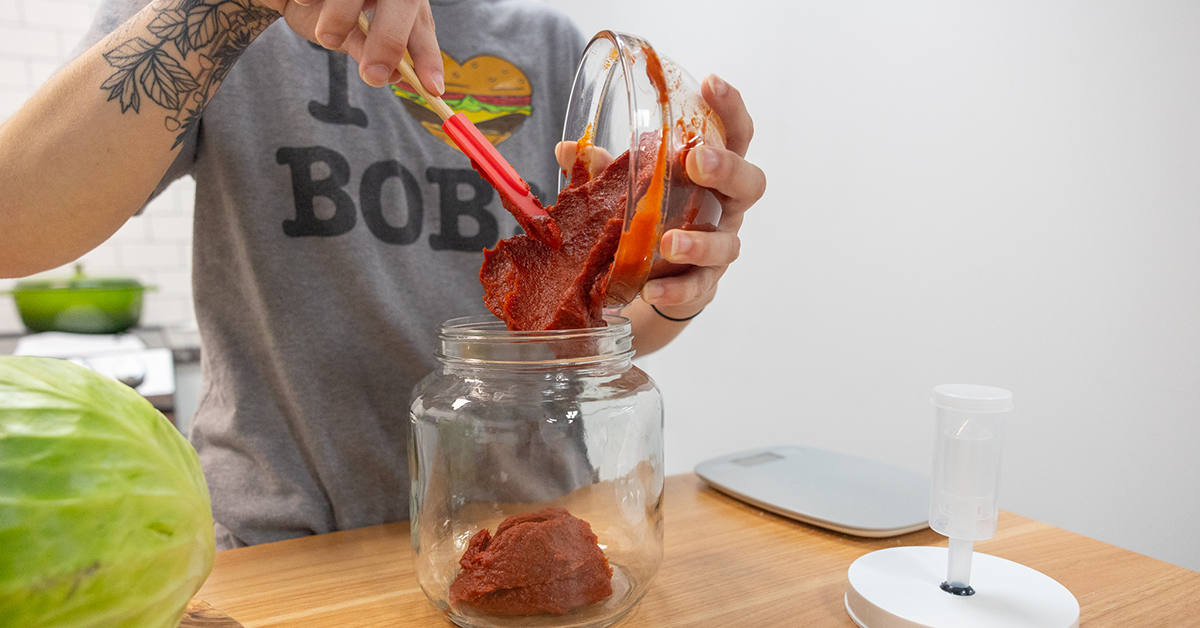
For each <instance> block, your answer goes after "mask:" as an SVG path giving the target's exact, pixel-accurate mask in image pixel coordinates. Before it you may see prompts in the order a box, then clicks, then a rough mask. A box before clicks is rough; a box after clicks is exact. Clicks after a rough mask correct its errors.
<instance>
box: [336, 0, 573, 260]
mask: <svg viewBox="0 0 1200 628" xmlns="http://www.w3.org/2000/svg"><path fill="white" fill-rule="evenodd" d="M358 28H359V29H360V30H361V31H362V32H363V34H364V35H366V34H368V33H370V31H371V21H370V19H369V18H367V16H366V14H365V13H360V14H359V15H358ZM399 70H400V74H401V75H402V76H404V80H405V81H406V82H407V83H408V84H409V85H412V86H413V89H414V90H416V92H417V93H418V94H420V95H421V98H424V99H425V102H427V103H429V106H430V107H431V108H432V109H433V111H434V113H436V114H437V115H438V117H440V118H441V119H442V130H443V131H445V132H446V135H447V136H449V137H450V140H451V141H453V142H454V144H455V145H456V146H458V147H459V148H460V149H462V152H463V153H465V154H466V155H467V157H469V158H470V159H471V165H472V166H473V167H474V168H475V170H476V171H478V172H479V174H480V175H482V176H483V178H484V179H485V180H486V181H487V182H488V183H490V184H491V185H492V187H494V188H496V191H497V192H499V193H500V202H501V203H502V204H503V205H504V208H505V209H507V210H508V211H509V213H511V214H512V215H513V217H514V218H516V219H517V223H518V224H520V225H521V228H522V229H524V230H525V233H527V234H529V237H531V238H533V239H534V240H537V241H538V242H541V243H542V244H545V245H546V246H549V247H550V248H552V249H557V248H558V247H560V246H562V231H560V230H559V228H558V225H557V224H555V223H554V219H553V218H551V217H550V214H548V213H546V209H545V208H544V207H542V203H541V202H540V201H539V200H538V199H537V197H536V196H534V195H533V192H532V191H531V190H530V189H529V184H528V183H526V182H525V180H524V179H522V178H521V175H519V174H517V171H516V170H514V169H513V167H512V166H511V165H510V164H509V163H508V161H506V160H505V159H504V157H503V156H501V155H500V152H499V151H497V150H496V147H495V146H493V145H492V143H491V142H489V141H488V140H487V138H486V137H484V136H483V133H480V132H479V129H477V128H475V125H474V124H471V121H470V120H468V119H467V116H466V115H464V114H462V113H454V111H452V110H451V109H450V107H449V106H447V105H446V103H445V101H443V100H442V99H441V98H440V97H438V96H434V95H433V94H430V93H429V92H428V91H427V90H426V89H425V87H424V86H423V85H421V79H419V78H417V73H416V71H415V70H413V67H412V65H411V64H410V63H409V62H408V60H407V59H401V60H400V65H399Z"/></svg>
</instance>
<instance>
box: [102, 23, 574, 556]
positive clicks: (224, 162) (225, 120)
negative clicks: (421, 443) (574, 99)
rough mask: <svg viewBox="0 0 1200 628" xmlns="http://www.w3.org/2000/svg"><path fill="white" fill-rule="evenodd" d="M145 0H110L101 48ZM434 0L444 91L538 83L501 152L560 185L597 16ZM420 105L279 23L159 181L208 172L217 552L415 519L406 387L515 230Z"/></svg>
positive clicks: (473, 303) (198, 292) (202, 207)
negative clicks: (564, 135) (558, 160)
mask: <svg viewBox="0 0 1200 628" xmlns="http://www.w3.org/2000/svg"><path fill="white" fill-rule="evenodd" d="M145 4H146V1H145V0H108V1H107V2H106V3H105V4H104V5H103V6H102V8H101V10H100V13H99V15H98V17H97V21H96V24H95V26H94V27H93V29H92V32H91V33H90V34H89V36H88V38H87V39H86V41H85V42H84V43H85V44H87V45H90V44H92V43H94V42H96V41H99V40H100V39H101V38H103V37H104V36H105V35H106V34H107V33H108V32H111V31H112V30H113V29H114V28H115V27H116V25H118V24H120V23H121V22H123V21H124V20H126V19H128V17H130V16H131V15H133V14H134V13H135V12H136V11H137V10H139V9H140V8H141V7H142V6H144V5H145ZM431 4H432V7H433V14H434V19H435V21H436V23H437V28H438V42H439V44H440V45H441V47H442V50H443V52H444V57H448V58H447V60H446V84H447V87H446V89H447V92H448V94H447V99H448V100H449V99H451V98H452V96H453V95H454V93H455V92H465V91H467V90H468V88H467V87H464V86H463V85H461V84H460V83H459V82H458V80H457V78H458V76H459V75H465V74H468V73H469V72H467V70H468V69H470V71H472V72H483V73H484V74H486V75H487V76H488V77H489V80H491V79H495V80H498V81H507V83H508V84H509V85H513V86H515V85H518V84H520V82H521V80H522V79H524V80H526V81H527V82H528V84H529V86H530V87H531V89H532V93H531V94H530V95H529V102H528V107H527V108H525V109H522V104H523V100H522V99H521V97H520V96H516V97H505V96H503V94H501V95H500V96H498V97H496V98H494V99H491V100H490V103H491V104H498V105H502V106H504V107H512V108H513V109H505V110H503V111H506V112H510V113H507V114H506V115H508V116H510V117H508V118H505V120H504V121H503V123H500V124H498V127H499V130H498V131H497V133H499V134H501V135H503V134H505V133H510V134H511V135H509V136H508V137H507V138H506V139H503V141H501V142H500V143H499V144H498V145H497V147H498V149H499V150H500V152H501V153H502V154H503V155H504V156H505V157H506V158H507V159H508V160H509V161H510V162H511V163H512V164H513V165H514V166H515V167H516V168H517V170H518V171H519V172H521V173H522V175H523V176H524V177H525V178H526V180H527V181H529V182H530V183H531V184H532V185H533V186H534V187H535V189H536V190H537V191H539V193H540V195H541V196H542V198H543V200H547V201H552V200H553V195H554V192H555V191H556V190H557V177H558V166H557V165H556V164H555V162H554V158H553V147H554V144H555V142H557V140H558V139H559V137H560V135H561V129H562V120H563V116H564V113H565V111H566V105H567V98H568V96H569V94H570V87H571V82H572V79H573V77H574V71H575V67H576V64H577V62H578V59H579V57H580V54H581V53H582V49H583V45H584V38H583V37H582V35H581V33H580V32H579V31H578V30H577V29H576V28H575V27H574V26H573V25H572V24H571V23H570V22H569V20H567V19H566V18H565V17H563V16H561V15H560V14H558V13H555V12H553V11H551V10H549V9H547V8H546V7H544V6H542V5H540V4H537V3H534V2H524V1H509V0H496V1H493V0H461V1H441V2H439V1H438V0H433V2H432V3H431ZM457 70H463V71H462V72H461V73H459V74H458V75H456V71H457ZM514 91H520V90H514ZM483 100H488V97H487V96H484V99H483ZM479 102H480V101H479V100H478V99H476V100H475V101H474V102H472V103H471V104H470V105H469V106H470V107H473V108H475V109H479V108H480V107H481V105H480V104H479ZM113 106H114V107H116V106H117V104H116V103H115V102H114V103H113ZM128 115H133V114H132V112H131V113H130V114H128ZM142 115H151V114H147V113H145V112H144V113H143V114H142ZM152 115H157V114H152ZM425 118H428V116H427V115H423V114H422V112H421V111H420V109H419V108H418V107H414V106H413V104H412V103H411V102H408V101H406V100H405V99H404V98H402V97H401V95H400V94H398V93H397V92H395V91H394V90H392V89H389V88H382V89H376V88H372V87H370V86H368V85H366V84H365V83H363V82H362V81H361V80H360V79H359V78H358V74H357V63H355V62H354V61H353V60H351V59H349V58H348V57H347V56H346V55H342V54H338V53H334V52H329V51H326V50H324V49H321V48H319V47H317V46H314V45H313V44H311V43H309V42H308V41H306V40H305V39H303V38H301V37H300V36H298V35H296V34H295V33H293V32H292V31H291V30H290V29H288V28H287V26H286V24H284V23H283V21H282V20H279V21H277V22H276V23H275V24H273V25H272V26H271V27H269V28H268V29H267V30H266V32H264V33H263V34H262V35H261V36H260V37H259V38H258V39H257V40H255V41H254V42H253V43H252V44H251V45H250V47H249V48H248V49H247V50H246V52H245V53H244V55H243V56H242V58H241V59H240V60H239V61H238V62H237V64H236V65H235V66H234V68H233V70H232V71H231V72H230V73H229V76H228V77H227V79H226V80H225V82H224V84H223V85H222V86H221V88H220V90H219V91H218V93H217V94H216V95H215V96H214V97H213V98H212V101H211V103H210V104H209V106H208V108H207V110H206V111H205V112H204V114H203V119H202V121H201V122H200V124H199V126H198V128H197V132H196V133H195V134H193V136H191V137H189V138H188V140H187V141H186V142H185V143H184V149H183V152H182V153H181V154H180V157H179V159H178V160H176V162H175V164H174V165H172V167H171V169H170V171H169V172H168V173H167V175H166V177H164V180H163V184H162V185H161V186H160V189H161V188H162V187H165V185H166V184H167V183H169V182H170V181H171V180H174V179H175V178H178V177H180V176H183V175H184V174H191V175H192V176H193V177H194V178H195V180H196V210H195V226H194V230H195V231H194V250H193V270H192V272H193V291H194V295H195V305H196V317H197V320H198V323H199V326H200V332H201V342H202V365H203V372H204V385H203V392H202V397H201V401H200V407H199V410H198V411H197V414H196V417H195V421H194V427H193V432H192V442H193V444H194V445H195V446H196V449H197V450H198V451H199V453H200V459H201V462H202V463H203V465H204V470H205V475H206V477H207V479H208V485H209V490H210V491H211V493H212V499H213V515H214V518H215V519H216V521H217V524H218V528H217V529H218V545H219V546H220V547H222V548H228V547H235V546H239V545H242V544H257V543H264V542H269V541H276V540H280V539H285V538H290V537H296V536H302V535H307V534H314V533H324V532H331V531H334V530H339V529H348V528H356V527H361V526H366V525H374V524H380V523H386V522H390V521H396V520H402V519H406V518H407V515H408V499H409V496H408V493H409V480H408V464H407V461H406V448H407V445H406V442H405V434H406V423H407V421H408V415H407V409H408V404H409V396H410V392H411V390H412V388H413V386H414V385H415V384H416V382H417V381H419V380H420V379H421V378H422V377H423V376H425V375H426V374H427V373H429V372H430V371H432V370H433V369H434V366H435V360H434V358H433V349H434V340H435V337H434V334H435V330H436V326H437V324H438V323H440V322H441V321H443V320H445V319H447V318H451V317H455V316H464V315H471V314H482V313H486V309H485V308H484V306H483V301H482V288H481V287H480V284H479V276H478V275H479V266H480V264H481V262H482V259H483V256H482V254H481V252H482V250H483V249H484V248H485V247H491V246H494V244H495V243H496V241H497V240H498V239H499V238H503V237H508V236H509V235H512V234H513V233H517V232H519V227H517V225H516V221H515V220H513V218H512V217H511V216H510V215H508V213H507V212H506V211H505V210H504V209H503V208H502V207H501V206H500V201H499V198H498V197H497V196H496V194H495V193H494V191H493V190H492V189H491V188H490V187H488V186H487V185H486V184H485V183H483V182H482V180H481V179H480V178H479V176H478V175H477V174H476V173H475V172H474V171H473V170H472V169H471V167H470V163H469V161H468V159H467V158H466V156H464V155H463V154H462V153H461V152H459V151H458V150H457V149H455V148H453V147H451V146H450V145H448V144H447V143H446V142H445V141H443V140H442V139H440V138H439V137H436V136H435V135H434V129H435V128H436V127H435V126H434V125H430V124H425V125H423V124H422V120H423V119H425ZM493 126H497V125H493Z"/></svg>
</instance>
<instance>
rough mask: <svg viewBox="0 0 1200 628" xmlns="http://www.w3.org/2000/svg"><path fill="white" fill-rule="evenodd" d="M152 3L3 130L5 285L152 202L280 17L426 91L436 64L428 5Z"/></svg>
mask: <svg viewBox="0 0 1200 628" xmlns="http://www.w3.org/2000/svg"><path fill="white" fill-rule="evenodd" d="M364 3H365V0H323V1H317V2H314V3H309V4H306V5H301V4H299V3H298V0H261V1H258V0H255V1H252V0H155V1H154V2H151V3H150V4H149V5H147V6H146V8H145V9H143V10H142V11H141V12H139V13H138V14H137V15H135V16H134V17H132V18H130V20H129V21H128V22H126V23H125V24H124V25H122V26H121V27H119V28H118V29H117V30H116V31H114V32H113V33H111V34H109V35H108V37H106V38H105V39H103V40H102V41H100V42H99V43H98V44H96V45H95V46H93V47H92V48H90V49H89V50H88V51H86V52H85V53H83V54H82V55H80V56H79V57H78V58H76V59H75V60H74V61H73V62H72V63H71V64H69V65H68V66H67V67H66V68H64V69H63V70H62V71H60V72H58V73H57V74H56V75H55V76H54V77H53V78H51V80H50V81H48V82H47V83H46V84H45V85H44V86H43V87H42V88H41V89H39V90H38V91H37V92H36V93H35V94H34V95H33V96H32V97H31V98H30V99H29V101H28V102H27V103H26V104H25V105H24V106H23V107H22V108H21V109H19V110H18V111H17V112H16V113H15V114H13V115H12V117H10V118H9V119H8V120H6V121H4V122H3V124H0V234H3V236H0V238H2V239H0V241H2V243H3V245H2V246H0V277H21V276H25V275H29V274H32V273H35V272H39V271H42V270H46V269H49V268H54V267H56V266H60V265H62V264H65V263H67V262H70V261H72V260H74V259H76V258H78V257H79V256H80V255H82V254H84V253H86V252H87V251H89V250H91V249H92V248H94V247H95V246H97V245H99V244H100V243H101V242H103V241H104V240H106V239H107V238H108V237H109V236H111V235H112V234H113V233H115V232H116V231H117V229H119V228H120V227H121V225H122V224H124V223H125V221H126V220H128V219H129V217H130V216H132V215H133V214H134V213H135V212H136V211H137V210H138V209H139V208H141V207H142V205H143V204H145V202H146V199H147V198H148V197H149V196H150V194H151V192H153V190H154V188H155V186H156V185H157V183H158V181H159V179H160V178H161V177H162V176H163V173H164V172H166V170H167V168H168V167H169V166H170V164H171V162H172V161H173V160H174V158H175V156H176V154H177V153H178V152H179V150H180V149H179V146H180V144H181V143H182V141H183V140H184V139H185V138H186V137H187V136H188V134H189V133H191V132H193V130H194V127H195V125H196V124H198V121H199V119H200V115H201V114H202V113H203V111H204V109H205V107H206V106H207V104H208V102H209V101H210V100H211V98H212V97H213V94H214V93H215V92H216V90H217V88H218V87H219V86H220V84H221V81H222V80H223V79H224V78H225V76H226V75H227V73H228V71H229V69H230V67H232V65H233V64H234V63H235V62H236V61H237V59H238V58H239V57H240V56H241V54H242V52H243V51H244V50H245V49H246V47H247V46H249V45H250V42H252V41H253V40H254V38H255V37H257V36H258V35H259V34H260V33H262V32H263V30H265V29H266V28H267V27H268V26H270V24H271V23H272V22H273V21H274V20H275V19H277V18H278V17H279V16H280V14H281V13H282V15H283V17H284V19H285V20H286V21H287V23H288V25H289V27H290V28H292V30H294V31H296V32H297V33H298V34H300V35H302V36H304V37H306V38H308V39H310V40H312V41H317V42H318V43H321V44H322V45H324V46H326V47H328V48H332V49H339V50H344V51H348V52H349V53H350V54H351V55H352V56H354V57H355V58H356V59H359V61H360V75H362V76H363V78H364V80H366V81H367V82H368V83H371V84H372V85H376V86H382V85H383V84H384V83H386V82H387V81H388V80H398V79H399V72H398V71H395V70H394V68H395V67H396V66H397V65H398V64H399V62H400V59H401V58H402V56H403V54H404V50H405V49H406V48H407V49H409V50H410V51H411V54H412V57H413V63H414V65H415V67H416V69H417V72H418V74H419V75H420V76H421V82H422V83H423V84H424V85H425V87H426V88H427V89H429V90H430V91H431V92H435V93H438V94H440V93H442V91H443V79H442V76H441V72H442V70H441V53H440V52H439V50H438V45H437V38H436V36H435V35H434V31H433V19H432V16H431V13H430V10H429V4H428V0H378V2H376V3H374V4H375V13H374V24H375V26H374V28H372V30H371V36H370V37H369V38H365V37H364V36H363V35H362V33H361V32H359V31H358V27H357V19H358V13H359V11H360V10H362V8H363V5H364Z"/></svg>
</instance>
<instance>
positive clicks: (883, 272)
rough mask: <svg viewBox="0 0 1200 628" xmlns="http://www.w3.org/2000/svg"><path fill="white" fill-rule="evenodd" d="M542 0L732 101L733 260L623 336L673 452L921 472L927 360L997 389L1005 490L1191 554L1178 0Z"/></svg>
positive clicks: (1192, 79)
mask: <svg viewBox="0 0 1200 628" xmlns="http://www.w3.org/2000/svg"><path fill="white" fill-rule="evenodd" d="M548 4H550V5H552V6H555V7H557V8H559V9H561V10H563V11H565V12H567V13H568V14H570V15H571V16H572V17H574V18H575V19H576V21H577V23H578V24H579V25H580V26H581V27H582V28H583V29H584V31H585V32H587V33H589V34H590V33H593V32H595V31H597V30H599V29H602V28H611V29H614V30H625V31H628V32H632V33H637V34H640V35H642V36H644V37H646V38H647V39H649V40H650V41H651V42H652V43H653V44H654V45H655V47H656V48H657V49H658V50H659V51H660V52H662V53H664V54H666V55H668V56H670V57H672V58H673V59H675V60H676V61H678V62H680V63H681V64H682V65H684V66H685V67H687V68H689V69H690V70H692V72H693V73H694V74H696V75H697V76H698V77H699V76H702V75H703V74H706V73H708V72H716V73H718V74H720V75H722V76H724V77H725V78H726V79H727V80H729V81H730V82H731V83H733V84H734V85H736V86H737V87H739V88H740V89H741V91H742V94H743V95H744V97H745V99H746V101H747V103H748V105H749V108H750V111H751V113H752V114H753V116H754V120H755V128H756V135H755V140H754V143H753V145H752V148H751V150H750V155H749V157H750V159H751V160H752V161H754V162H755V163H757V164H758V165H759V166H761V167H762V168H763V169H764V170H765V171H766V173H767V177H768V191H767V194H766V196H765V197H764V198H763V199H762V201H761V202H760V203H759V204H758V205H757V206H756V207H755V208H754V209H753V210H752V213H751V214H750V215H748V217H747V220H746V223H745V226H744V227H743V230H742V236H743V249H742V257H741V259H740V260H739V261H738V262H737V263H736V264H735V265H734V266H733V267H732V268H731V270H730V271H729V273H728V274H727V275H726V278H725V280H724V281H723V283H722V287H721V295H720V297H719V300H718V301H717V302H715V303H714V304H713V305H712V306H710V307H709V309H708V310H707V311H705V312H704V314H703V315H702V316H700V317H699V318H697V319H696V321H695V322H694V323H693V327H692V329H690V330H689V332H688V336H687V339H686V341H681V342H678V343H677V344H675V345H674V346H672V347H670V348H669V349H667V350H664V351H663V352H661V353H660V354H656V355H654V356H651V357H649V358H648V359H647V360H646V364H647V370H649V371H650V373H651V374H652V375H653V376H654V377H655V378H656V379H657V380H658V381H659V383H660V385H661V386H662V388H663V389H664V394H665V396H666V402H667V423H668V428H667V429H668V434H667V466H668V471H669V472H672V473H674V472H682V471H686V470H689V469H691V468H692V467H693V466H694V465H695V463H697V462H699V461H701V460H704V459H707V458H709V457H712V456H717V455H721V454H725V453H731V452H733V451H737V450H739V449H743V448H749V447H754V446H760V445H767V444H777V443H790V444H802V445H809V446H815V447H821V448H825V449H831V450H835V451H841V452H846V453H851V454H857V455H861V456H865V457H869V458H874V459H877V460H882V461H886V462H890V463H893V464H896V465H899V466H902V467H906V468H909V469H913V470H919V471H925V472H928V467H929V465H930V461H931V456H932V451H933V445H932V417H933V414H932V408H931V407H930V405H929V403H928V399H929V396H930V391H931V389H932V388H933V386H935V385H937V384H942V383H952V382H969V383H981V384H990V385H995V386H1001V387H1005V388H1008V389H1010V390H1012V391H1013V393H1014V395H1015V400H1016V403H1017V412H1016V414H1015V415H1014V417H1013V419H1012V421H1011V423H1010V430H1009V432H1008V439H1007V446H1006V460H1005V468H1004V479H1003V484H1002V491H1003V496H1002V498H1001V507H1003V508H1006V509H1008V510H1012V511H1015V512H1018V513H1020V514H1023V515H1026V516H1029V517H1033V518H1035V519H1039V520H1043V521H1046V522H1049V523H1051V524H1054V525H1058V526H1061V527H1064V528H1066V529H1069V530H1072V531H1075V532H1079V533H1082V534H1085V535H1088V536H1092V537H1095V538H1098V539H1101V540H1103V541H1107V542H1109V543H1113V544H1116V545H1119V546H1122V547H1126V548H1129V549H1132V550H1135V551H1138V552H1142V553H1145V554H1149V555H1150V556H1154V557H1157V558H1160V559H1163V560H1167V561H1170V562H1173V563H1176V564H1179V565H1182V566H1185V567H1188V568H1191V569H1194V570H1200V535H1198V534H1197V533H1196V530H1197V525H1198V522H1200V462H1198V458H1200V452H1198V450H1200V3H1196V2H1182V1H1181V2H1165V1H1145V0H1124V1H1096V0H1074V1H1072V0H1048V1H1047V0H1037V1H1031V0H1026V1H1012V0H1010V1H1007V2H982V1H966V2H964V1H959V0H955V1H942V2H937V1H930V0H920V1H916V2H903V3H897V2H887V1H884V0H850V1H846V0H842V1H839V2H811V1H800V2H795V1H791V0H787V1H784V0H775V1H773V0H744V1H742V2H737V3H731V2H719V1H714V0H692V1H690V2H643V1H641V0H607V1H606V2H603V3H592V2H586V3H584V2H574V1H570V0H550V1H549V2H548Z"/></svg>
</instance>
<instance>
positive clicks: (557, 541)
mask: <svg viewBox="0 0 1200 628" xmlns="http://www.w3.org/2000/svg"><path fill="white" fill-rule="evenodd" d="M458 564H459V565H460V566H461V567H462V571H460V572H459V574H458V576H457V577H456V578H455V579H454V582H453V583H451V584H450V604H451V605H455V604H467V605H469V606H471V607H472V608H474V609H476V610H478V611H481V612H484V613H489V614H492V615H538V614H541V613H553V614H556V615H564V614H566V613H568V612H570V611H571V610H573V609H575V608H579V607H580V606H585V605H587V604H594V603H596V602H599V601H600V600H603V599H605V598H607V597H608V596H610V595H612V592H613V589H612V573H613V572H612V567H610V566H609V564H608V558H607V557H605V555H604V551H603V550H601V549H600V546H599V544H598V543H597V539H596V535H595V534H593V533H592V527H591V526H590V525H588V522H586V521H584V520H582V519H579V518H577V517H574V516H572V515H571V514H570V513H568V512H567V510H566V509H565V508H546V509H545V510H540V511H538V512H533V513H526V514H522V515H515V516H512V517H508V518H507V519H505V520H504V521H502V522H500V526H499V527H498V528H496V535H495V536H492V535H491V533H490V532H489V531H488V530H487V528H484V529H483V530H480V531H479V532H477V533H476V534H475V536H473V537H471V540H470V542H469V543H468V545H467V551H466V552H464V553H463V555H462V558H461V559H460V560H459V561H458Z"/></svg>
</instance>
